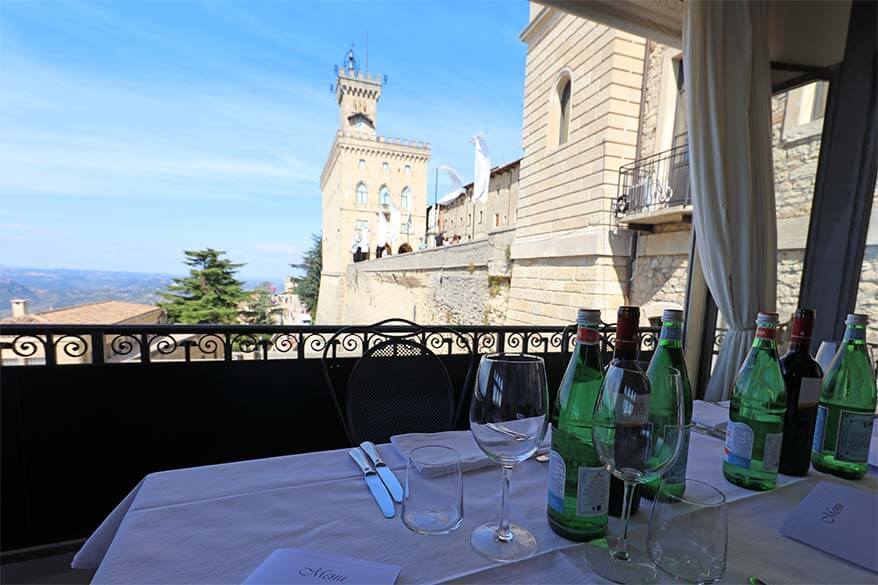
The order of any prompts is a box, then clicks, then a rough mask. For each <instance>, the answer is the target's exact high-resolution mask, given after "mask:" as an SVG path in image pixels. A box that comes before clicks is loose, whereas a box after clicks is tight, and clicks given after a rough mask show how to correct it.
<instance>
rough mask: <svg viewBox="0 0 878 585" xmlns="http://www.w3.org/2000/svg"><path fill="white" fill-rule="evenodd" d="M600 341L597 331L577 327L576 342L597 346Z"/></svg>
mask: <svg viewBox="0 0 878 585" xmlns="http://www.w3.org/2000/svg"><path fill="white" fill-rule="evenodd" d="M600 340H601V336H600V335H599V334H598V330H597V329H590V328H588V327H581V326H580V327H579V328H578V329H577V330H576V341H578V342H579V343H582V344H584V345H597V344H598V343H599V342H600Z"/></svg>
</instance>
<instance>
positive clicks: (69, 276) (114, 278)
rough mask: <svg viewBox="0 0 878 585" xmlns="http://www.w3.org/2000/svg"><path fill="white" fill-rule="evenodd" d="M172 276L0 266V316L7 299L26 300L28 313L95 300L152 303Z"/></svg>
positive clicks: (6, 311)
mask: <svg viewBox="0 0 878 585" xmlns="http://www.w3.org/2000/svg"><path fill="white" fill-rule="evenodd" d="M172 278H173V276H171V275H169V274H145V273H141V272H109V271H103V270H65V269H41V268H11V267H6V266H0V317H6V316H9V315H10V314H11V312H12V310H11V307H10V305H9V301H10V300H11V299H27V300H28V301H29V302H28V310H29V311H30V312H32V313H36V312H39V311H47V310H50V309H59V308H61V307H69V306H71V305H80V304H82V303H91V302H96V301H108V300H116V301H129V302H134V303H144V304H147V305H152V304H155V303H156V302H157V301H158V300H159V296H158V295H157V294H156V291H159V290H165V289H166V288H167V287H168V285H169V284H170V283H171V280H172Z"/></svg>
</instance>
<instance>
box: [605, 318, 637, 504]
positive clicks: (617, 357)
mask: <svg viewBox="0 0 878 585" xmlns="http://www.w3.org/2000/svg"><path fill="white" fill-rule="evenodd" d="M639 324H640V309H639V308H637V307H624V306H623V307H619V310H618V312H617V313H616V340H615V341H614V342H613V359H612V361H610V364H613V362H616V361H634V360H636V359H637V348H638V345H639V341H638V338H637V327H638V325H639ZM644 374H646V372H645V371H644ZM624 494H625V483H624V482H623V481H622V480H621V479H618V478H617V477H616V476H615V475H612V476H611V477H610V510H609V512H610V516H615V517H617V518H619V517H621V516H622V508H623V505H624ZM639 508H640V484H638V485H637V487H636V488H634V497H633V499H632V500H631V513H632V514H634V513H635V512H637V510H638V509H639Z"/></svg>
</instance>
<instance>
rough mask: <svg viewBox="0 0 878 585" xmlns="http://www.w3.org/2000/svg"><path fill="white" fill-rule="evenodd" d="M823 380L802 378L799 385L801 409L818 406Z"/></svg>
mask: <svg viewBox="0 0 878 585" xmlns="http://www.w3.org/2000/svg"><path fill="white" fill-rule="evenodd" d="M821 380H822V378H802V383H801V385H799V404H798V406H799V408H802V407H803V406H812V405H814V404H817V401H818V400H819V399H820V381H821Z"/></svg>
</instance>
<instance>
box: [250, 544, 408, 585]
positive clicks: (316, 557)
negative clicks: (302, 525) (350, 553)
mask: <svg viewBox="0 0 878 585" xmlns="http://www.w3.org/2000/svg"><path fill="white" fill-rule="evenodd" d="M400 569H401V567H397V566H395V565H385V564H384V563H375V562H372V561H361V560H360V559H352V558H350V557H341V556H337V555H331V554H326V553H322V552H316V551H311V550H305V549H301V548H279V549H277V550H275V551H273V552H272V553H271V554H270V555H268V558H267V559H265V560H264V561H262V564H260V565H259V566H258V567H256V570H254V571H253V572H252V573H250V576H249V577H247V579H245V580H244V584H245V585H251V584H252V585H256V584H258V585H274V584H281V583H311V584H313V583H369V584H372V583H374V584H377V585H392V584H393V583H395V582H396V578H397V577H398V576H399V571H400Z"/></svg>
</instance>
